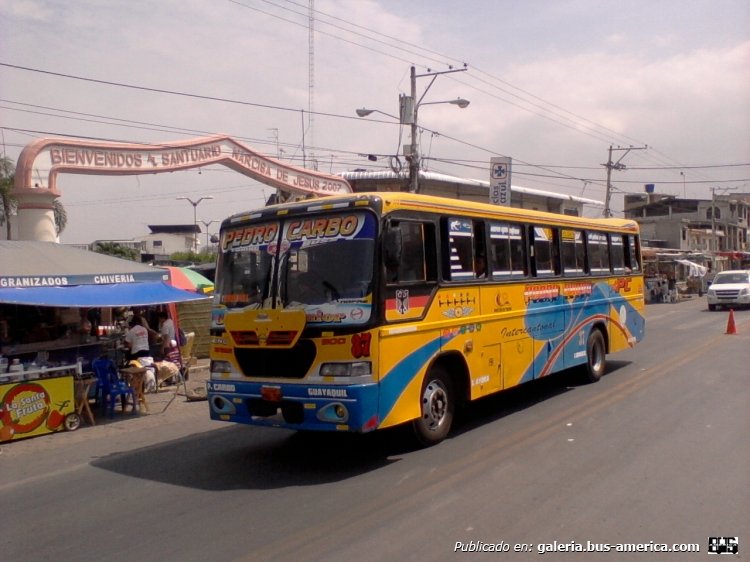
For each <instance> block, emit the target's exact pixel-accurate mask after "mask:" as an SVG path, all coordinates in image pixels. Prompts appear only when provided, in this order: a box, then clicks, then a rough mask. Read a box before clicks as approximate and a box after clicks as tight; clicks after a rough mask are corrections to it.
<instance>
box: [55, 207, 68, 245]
mask: <svg viewBox="0 0 750 562" xmlns="http://www.w3.org/2000/svg"><path fill="white" fill-rule="evenodd" d="M52 205H53V209H52V212H53V213H54V215H55V231H56V232H57V235H58V236H60V234H62V231H63V230H65V227H66V226H68V212H67V211H66V210H65V207H63V204H62V203H60V199H58V198H55V200H54V201H53V202H52Z"/></svg>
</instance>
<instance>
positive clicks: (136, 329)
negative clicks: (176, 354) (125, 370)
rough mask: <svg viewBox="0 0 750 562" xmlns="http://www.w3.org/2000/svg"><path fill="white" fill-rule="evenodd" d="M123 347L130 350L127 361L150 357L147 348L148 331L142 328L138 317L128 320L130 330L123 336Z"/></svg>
mask: <svg viewBox="0 0 750 562" xmlns="http://www.w3.org/2000/svg"><path fill="white" fill-rule="evenodd" d="M125 345H126V346H128V349H129V350H130V353H129V354H128V359H137V358H138V357H149V356H150V355H151V352H150V351H149V346H148V330H147V329H146V328H144V327H143V324H142V323H141V317H140V316H137V315H136V316H133V317H132V318H131V319H130V329H129V330H128V331H127V333H126V334H125Z"/></svg>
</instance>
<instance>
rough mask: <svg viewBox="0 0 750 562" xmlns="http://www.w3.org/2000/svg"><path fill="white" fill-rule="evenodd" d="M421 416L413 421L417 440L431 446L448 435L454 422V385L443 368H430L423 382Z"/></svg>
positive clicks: (423, 444) (425, 445)
mask: <svg viewBox="0 0 750 562" xmlns="http://www.w3.org/2000/svg"><path fill="white" fill-rule="evenodd" d="M420 411H421V416H420V417H419V418H417V419H416V420H414V421H413V422H412V426H413V428H414V434H415V436H416V438H417V441H419V443H420V444H421V445H422V446H424V447H429V446H430V445H435V444H436V443H440V441H442V440H443V439H445V438H446V437H447V436H448V432H449V431H450V429H451V425H452V423H453V414H454V411H455V400H454V396H453V385H452V384H451V380H450V378H449V377H448V375H447V373H446V372H445V371H443V370H442V369H441V368H433V369H430V372H429V373H428V374H427V376H426V377H425V380H424V383H423V384H422V395H421V405H420Z"/></svg>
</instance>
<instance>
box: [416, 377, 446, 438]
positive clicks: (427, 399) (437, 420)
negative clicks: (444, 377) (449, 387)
mask: <svg viewBox="0 0 750 562" xmlns="http://www.w3.org/2000/svg"><path fill="white" fill-rule="evenodd" d="M422 404H423V406H424V407H423V410H422V419H423V420H424V422H425V425H426V426H427V428H428V429H430V430H432V431H434V430H436V429H438V428H439V427H440V426H441V425H442V424H443V422H444V421H445V417H446V415H447V414H448V393H447V392H446V390H445V388H444V387H443V385H442V384H440V383H439V382H437V381H430V383H429V384H428V385H427V386H426V387H425V389H424V394H423V395H422Z"/></svg>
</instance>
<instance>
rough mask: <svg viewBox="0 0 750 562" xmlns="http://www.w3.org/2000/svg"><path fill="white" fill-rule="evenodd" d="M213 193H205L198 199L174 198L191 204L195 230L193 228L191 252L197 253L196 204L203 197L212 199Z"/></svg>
mask: <svg viewBox="0 0 750 562" xmlns="http://www.w3.org/2000/svg"><path fill="white" fill-rule="evenodd" d="M213 198H214V197H213V195H206V196H204V197H200V198H199V199H198V200H196V201H193V200H192V199H190V198H189V197H177V198H176V199H177V200H178V201H179V200H183V201H187V202H188V203H190V204H191V205H192V206H193V226H194V228H195V230H193V252H194V253H196V254H197V253H198V204H199V203H200V202H201V201H203V200H204V199H213Z"/></svg>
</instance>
